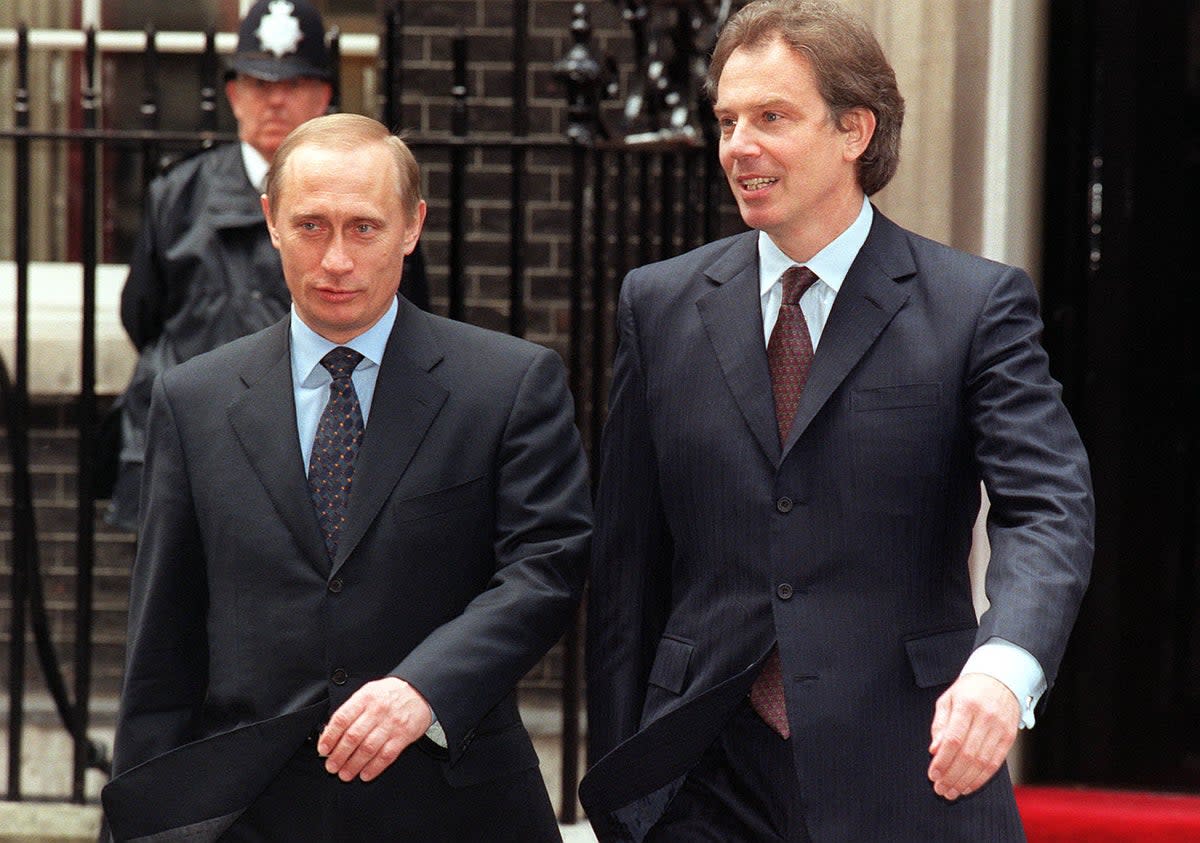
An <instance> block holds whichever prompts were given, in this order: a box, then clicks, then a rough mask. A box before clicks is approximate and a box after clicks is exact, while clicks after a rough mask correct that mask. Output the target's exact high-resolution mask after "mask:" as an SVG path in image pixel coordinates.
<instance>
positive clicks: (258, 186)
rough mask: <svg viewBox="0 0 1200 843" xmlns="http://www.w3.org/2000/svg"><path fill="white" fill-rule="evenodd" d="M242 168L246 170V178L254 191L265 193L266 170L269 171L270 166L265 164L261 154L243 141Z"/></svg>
mask: <svg viewBox="0 0 1200 843" xmlns="http://www.w3.org/2000/svg"><path fill="white" fill-rule="evenodd" d="M242 166H243V167H245V168H246V178H248V179H250V184H251V185H252V186H253V187H254V189H255V190H256V191H258V192H259V193H265V192H266V189H267V170H269V169H271V165H270V164H269V163H267V159H266V158H263V157H262V153H261V152H259V151H258V150H257V149H255V148H254V147H252V146H251V145H250V144H248V143H246V142H245V141H242Z"/></svg>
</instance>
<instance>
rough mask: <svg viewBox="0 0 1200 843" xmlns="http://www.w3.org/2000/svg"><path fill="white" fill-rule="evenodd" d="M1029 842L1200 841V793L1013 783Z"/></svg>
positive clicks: (1123, 842) (1151, 842)
mask: <svg viewBox="0 0 1200 843" xmlns="http://www.w3.org/2000/svg"><path fill="white" fill-rule="evenodd" d="M1016 790H1017V806H1018V807H1019V808H1020V810H1021V819H1022V821H1024V823H1025V834H1026V835H1027V836H1028V837H1029V843H1135V841H1136V843H1186V841H1200V796H1181V795H1177V794H1159V793H1137V792H1132V791H1115V790H1090V789H1084V788H1068V787H1018V788H1017V789H1016Z"/></svg>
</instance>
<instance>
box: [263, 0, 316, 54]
mask: <svg viewBox="0 0 1200 843" xmlns="http://www.w3.org/2000/svg"><path fill="white" fill-rule="evenodd" d="M269 8H270V12H269V13H268V14H265V15H263V16H262V20H260V21H259V23H258V29H257V30H255V32H254V34H255V35H256V36H258V43H259V45H260V46H261V47H262V51H263V52H264V53H274V54H275V58H283V57H284V56H285V55H287V54H288V53H294V52H296V48H297V47H298V46H299V45H300V40H301V39H302V38H303V37H304V33H303V32H301V31H300V21H299V20H297V18H296V16H295V15H294V14H293V12H294V11H295V9H296V7H295V6H294V5H292V4H291V3H289V2H287V0H274V2H272V3H271V4H270V5H269Z"/></svg>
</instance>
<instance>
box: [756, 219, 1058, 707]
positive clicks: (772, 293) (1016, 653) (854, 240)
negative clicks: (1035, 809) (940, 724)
mask: <svg viewBox="0 0 1200 843" xmlns="http://www.w3.org/2000/svg"><path fill="white" fill-rule="evenodd" d="M874 214H875V212H874V209H873V208H872V207H871V203H870V201H868V200H867V198H866V197H865V196H864V197H863V204H862V210H861V211H859V212H858V216H857V217H856V218H855V219H854V222H852V223H850V227H849V228H847V229H846V230H845V231H843V232H842V233H841V234H839V235H838V236H837V237H835V238H834V239H833V241H832V242H831V243H830V244H829V245H828V246H826V247H825V248H823V249H822V250H821V251H819V252H817V253H816V254H815V255H813V256H812V258H811V259H809V260H808V261H807V262H806V263H804V264H797V263H796V262H795V261H794V260H792V259H791V258H789V257H788V256H787V255H786V254H784V253H783V250H782V249H780V248H779V247H778V246H777V245H775V242H774V241H773V240H771V238H770V237H769V236H768V235H767V233H766V232H765V231H760V232H759V233H758V268H759V290H760V295H761V297H762V299H761V301H762V316H763V341H764V343H767V342H770V339H771V331H772V330H773V329H774V327H775V322H776V320H778V318H779V308H780V305H781V303H782V301H783V283H782V281H781V280H780V276H782V275H783V273H784V272H785V271H786V270H787V269H789V268H790V267H793V266H807V267H808V268H809V269H811V270H812V271H813V272H814V273H815V274H816V276H817V277H818V278H819V279H820V281H819V282H817V283H815V284H813V285H812V286H811V287H809V288H808V289H807V290H806V291H805V292H804V295H803V296H801V297H800V309H801V310H802V311H803V312H804V321H805V322H806V323H808V333H809V335H810V336H811V337H812V344H813V351H814V352H815V351H816V350H817V347H818V345H819V343H820V341H821V332H822V331H823V330H824V328H825V322H826V320H827V319H828V318H829V311H830V310H832V309H833V302H834V299H835V298H837V294H838V291H839V290H840V289H841V288H842V282H843V281H845V280H846V274H847V273H848V272H849V271H850V265H851V264H853V263H854V259H855V258H856V257H858V253H859V250H860V249H862V247H863V243H865V242H866V241H867V235H868V234H869V233H870V232H871V220H872V219H873V218H874ZM967 673H984V674H987V675H988V676H991V677H993V678H994V679H998V680H1000V681H1001V682H1003V683H1004V684H1005V685H1006V686H1007V687H1008V689H1009V690H1010V691H1012V692H1013V695H1014V696H1015V697H1016V698H1017V702H1018V703H1019V704H1020V706H1021V728H1024V729H1031V728H1033V724H1034V713H1033V711H1034V708H1035V707H1036V706H1037V702H1038V700H1039V699H1041V697H1042V694H1044V693H1045V692H1046V674H1045V672H1044V671H1043V670H1042V666H1041V665H1040V664H1038V661H1037V659H1035V658H1034V657H1033V655H1032V654H1031V653H1030V652H1029V651H1028V650H1026V649H1025V648H1024V647H1020V646H1018V645H1016V644H1013V643H1012V642H1010V641H1006V640H1005V639H1003V638H998V637H995V636H993V637H991V638H989V639H988V640H987V641H986V642H984V643H983V644H982V645H981V646H980V647H978V648H977V649H976V650H975V652H973V653H972V654H971V656H970V658H968V659H967V663H966V664H965V665H964V666H963V669H962V674H967ZM960 675H961V674H960Z"/></svg>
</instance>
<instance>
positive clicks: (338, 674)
mask: <svg viewBox="0 0 1200 843" xmlns="http://www.w3.org/2000/svg"><path fill="white" fill-rule="evenodd" d="M329 678H330V680H331V681H332V682H333V684H334V685H345V684H346V680H347V679H348V678H350V677H349V674H348V673H346V671H344V670H342V669H341V668H340V667H339V668H338V669H337V670H335V671H334V672H333V676H331V677H329Z"/></svg>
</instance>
